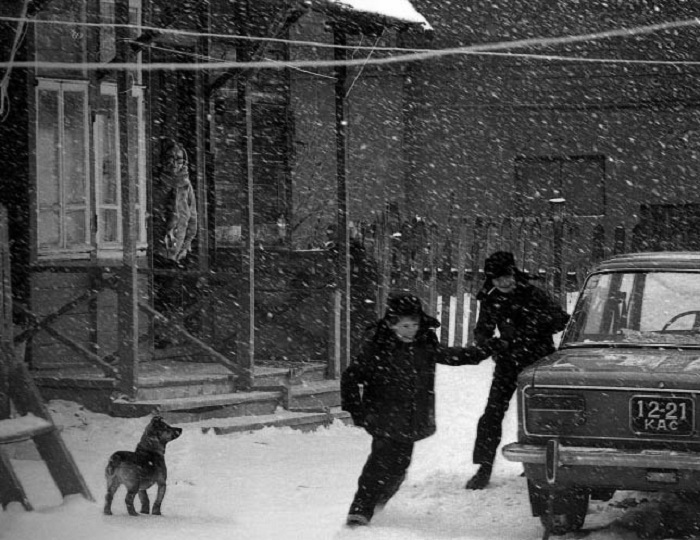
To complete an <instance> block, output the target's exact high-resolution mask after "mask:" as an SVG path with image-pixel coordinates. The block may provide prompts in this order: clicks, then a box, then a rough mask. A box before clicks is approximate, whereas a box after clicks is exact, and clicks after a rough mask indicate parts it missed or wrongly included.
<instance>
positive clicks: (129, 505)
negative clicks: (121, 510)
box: [125, 488, 138, 516]
mask: <svg viewBox="0 0 700 540" xmlns="http://www.w3.org/2000/svg"><path fill="white" fill-rule="evenodd" d="M137 492H138V488H137V489H135V490H133V491H127V492H126V499H125V501H126V510H127V511H128V512H129V515H130V516H138V513H137V512H136V509H135V508H134V497H136V493H137Z"/></svg>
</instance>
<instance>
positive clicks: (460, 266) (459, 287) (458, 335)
mask: <svg viewBox="0 0 700 540" xmlns="http://www.w3.org/2000/svg"><path fill="white" fill-rule="evenodd" d="M458 234H459V238H458V240H457V283H456V287H455V288H456V291H455V294H456V295H457V305H456V309H455V319H456V320H455V340H454V344H455V346H459V345H463V344H464V342H463V339H462V336H463V334H464V267H465V266H466V264H467V218H462V220H461V221H460V224H459V233H458Z"/></svg>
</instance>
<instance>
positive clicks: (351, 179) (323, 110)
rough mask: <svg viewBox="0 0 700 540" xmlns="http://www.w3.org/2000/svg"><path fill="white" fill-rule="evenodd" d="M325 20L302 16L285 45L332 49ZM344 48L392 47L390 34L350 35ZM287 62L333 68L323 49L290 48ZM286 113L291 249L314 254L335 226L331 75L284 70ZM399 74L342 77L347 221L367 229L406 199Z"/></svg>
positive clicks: (354, 72) (352, 71)
mask: <svg viewBox="0 0 700 540" xmlns="http://www.w3.org/2000/svg"><path fill="white" fill-rule="evenodd" d="M324 22H325V19H324V16H323V15H322V14H320V13H315V12H309V13H307V14H306V15H304V17H302V18H301V19H300V20H299V22H297V23H296V24H295V25H294V26H293V27H292V29H291V30H290V39H294V40H300V41H315V42H320V43H328V44H331V43H333V34H332V32H331V31H330V30H328V29H327V27H326V26H325V24H324ZM346 37H347V43H348V45H349V46H351V47H352V46H353V45H357V46H362V47H370V48H371V47H372V46H377V47H391V46H396V44H397V34H396V32H395V31H393V30H391V31H387V32H385V34H383V35H381V36H376V35H369V36H365V35H361V34H359V33H351V34H348V35H347V36H346ZM385 54H386V53H382V52H381V51H370V50H369V49H367V48H364V49H358V50H353V49H350V50H349V51H348V57H351V58H353V59H361V58H378V57H381V56H383V55H385ZM290 59H292V60H295V59H304V60H309V59H319V60H332V59H333V52H332V49H329V48H316V49H311V48H309V47H305V46H299V47H291V49H290ZM290 78H291V86H290V94H291V95H290V108H291V110H292V115H293V122H294V148H293V154H294V159H293V163H292V178H293V186H292V197H293V219H294V223H293V225H295V226H297V225H298V228H296V230H295V232H294V236H293V242H294V243H295V246H296V247H301V248H304V247H308V246H309V245H313V246H315V247H317V246H319V245H322V243H323V242H324V241H326V240H327V238H326V237H325V231H326V229H327V226H328V224H334V223H335V221H336V208H337V177H338V176H337V175H338V171H337V165H336V152H337V140H336V116H335V74H334V72H333V70H332V69H330V68H309V69H306V70H290ZM404 78H405V77H404V69H403V68H402V67H395V66H391V67H385V66H372V65H365V66H359V67H358V66H351V67H348V69H347V84H346V88H347V91H346V96H345V103H346V119H347V128H346V129H347V131H346V133H347V160H346V166H347V175H346V187H347V192H348V199H349V201H348V202H349V205H348V211H349V221H351V222H355V223H357V222H371V221H373V220H375V219H376V217H377V216H378V215H379V214H380V213H381V212H382V210H383V209H384V208H385V207H386V205H387V204H389V203H397V204H399V205H403V201H404V198H405V190H404V176H405V163H406V162H405V154H404V130H405V126H404V107H405V105H406V103H405V99H404V84H405V81H404Z"/></svg>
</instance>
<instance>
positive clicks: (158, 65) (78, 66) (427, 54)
mask: <svg viewBox="0 0 700 540" xmlns="http://www.w3.org/2000/svg"><path fill="white" fill-rule="evenodd" d="M692 26H700V19H698V18H694V19H687V20H683V21H673V22H666V23H659V24H653V25H646V26H638V27H635V28H621V29H615V30H607V31H603V32H594V33H587V34H579V35H574V36H563V37H554V38H530V39H521V40H515V41H505V42H496V43H487V44H481V45H470V46H465V47H453V48H446V49H423V50H419V51H418V52H410V53H406V54H400V55H396V56H391V57H386V58H373V59H357V60H355V59H347V60H293V61H279V60H267V61H253V62H237V61H221V62H213V63H212V62H207V63H177V62H154V63H150V64H137V63H131V62H114V63H109V64H105V63H99V62H81V63H73V62H41V61H28V62H0V68H3V67H9V66H10V65H12V66H14V67H15V68H54V69H65V70H80V71H82V70H85V69H89V70H92V69H99V70H104V69H111V70H123V69H130V70H132V69H136V68H138V69H141V70H143V71H159V70H180V71H198V70H209V69H215V70H221V69H226V70H232V69H286V68H304V67H335V66H362V65H388V64H397V63H404V62H417V61H422V60H428V59H432V58H440V57H443V56H457V55H486V54H491V55H495V54H496V53H497V52H498V51H505V50H509V49H527V48H536V47H551V46H554V45H566V44H572V43H581V42H587V41H598V40H603V39H610V38H615V37H632V36H638V35H643V34H651V33H655V32H659V31H663V30H671V29H677V28H687V27H692ZM353 48H356V47H353ZM370 49H371V48H370ZM375 50H376V49H375ZM403 50H406V49H403ZM501 55H502V56H506V57H514V58H515V57H518V58H525V57H527V58H530V59H543V60H549V61H567V62H596V61H598V62H602V63H624V64H644V65H653V64H660V65H686V66H695V65H700V61H673V60H624V59H620V60H618V59H594V58H585V57H569V56H561V55H527V56H525V55H524V54H523V53H511V52H508V53H501Z"/></svg>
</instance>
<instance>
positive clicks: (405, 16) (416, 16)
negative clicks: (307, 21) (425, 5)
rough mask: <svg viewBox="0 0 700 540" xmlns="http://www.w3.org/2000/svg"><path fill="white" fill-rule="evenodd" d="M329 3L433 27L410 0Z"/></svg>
mask: <svg viewBox="0 0 700 540" xmlns="http://www.w3.org/2000/svg"><path fill="white" fill-rule="evenodd" d="M326 1H327V2H328V3H329V4H335V5H336V6H338V7H342V8H345V9H349V10H352V11H361V12H363V13H374V14H377V15H382V16H384V17H390V18H392V19H396V20H399V21H403V22H408V23H413V24H418V25H420V26H422V27H423V29H424V30H430V29H431V28H432V27H431V26H430V24H429V23H428V21H427V20H426V19H425V17H423V15H421V14H420V13H418V12H417V11H416V9H415V8H414V7H413V5H411V2H410V1H409V0H326Z"/></svg>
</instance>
